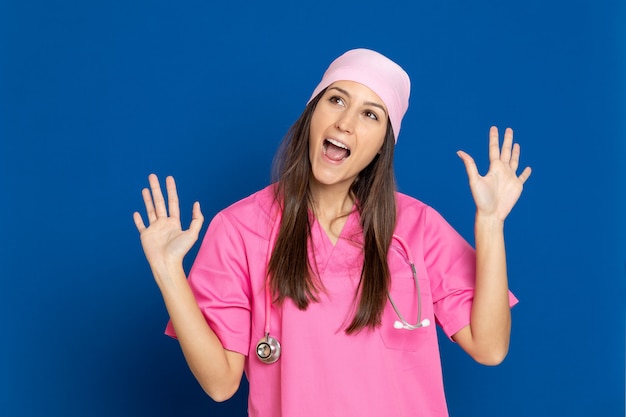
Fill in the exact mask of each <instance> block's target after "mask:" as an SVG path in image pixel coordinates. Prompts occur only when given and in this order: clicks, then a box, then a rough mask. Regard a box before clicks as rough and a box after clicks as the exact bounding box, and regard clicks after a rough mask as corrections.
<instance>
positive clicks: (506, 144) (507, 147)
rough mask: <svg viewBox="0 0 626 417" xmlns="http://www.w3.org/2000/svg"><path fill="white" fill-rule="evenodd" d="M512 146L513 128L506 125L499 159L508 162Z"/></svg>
mask: <svg viewBox="0 0 626 417" xmlns="http://www.w3.org/2000/svg"><path fill="white" fill-rule="evenodd" d="M512 147H513V129H511V128H510V127H507V128H506V130H505V131H504V140H503V141H502V150H501V151H500V160H501V161H502V162H509V161H510V160H511V151H512Z"/></svg>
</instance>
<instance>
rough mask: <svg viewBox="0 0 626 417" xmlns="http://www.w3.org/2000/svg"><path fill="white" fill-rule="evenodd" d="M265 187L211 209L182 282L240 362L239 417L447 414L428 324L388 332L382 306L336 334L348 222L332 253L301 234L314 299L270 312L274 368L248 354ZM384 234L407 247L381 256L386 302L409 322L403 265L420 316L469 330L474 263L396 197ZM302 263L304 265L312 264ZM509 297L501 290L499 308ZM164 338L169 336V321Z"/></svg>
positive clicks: (342, 319) (462, 245)
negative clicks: (243, 398) (365, 326)
mask: <svg viewBox="0 0 626 417" xmlns="http://www.w3.org/2000/svg"><path fill="white" fill-rule="evenodd" d="M272 198H273V195H272V190H271V188H270V187H268V188H266V189H264V190H261V191H260V192H258V193H256V194H253V195H252V196H250V197H248V198H245V199H243V200H241V201H239V202H237V203H236V204H234V205H232V206H231V207H229V208H227V209H225V210H224V211H222V212H220V213H219V214H218V215H217V216H216V217H215V218H214V219H213V221H212V222H211V224H210V225H209V229H208V231H207V233H206V236H205V238H204V241H203V243H202V246H201V248H200V251H199V253H198V256H197V259H196V261H195V263H194V265H193V267H192V270H191V272H190V275H189V282H190V285H191V287H192V289H193V292H194V294H195V296H196V299H197V301H198V304H199V306H200V308H201V310H202V312H203V313H204V315H205V317H206V319H207V322H208V323H209V325H210V326H211V328H212V329H213V330H214V331H215V332H216V334H217V335H218V337H219V338H220V340H221V341H222V343H223V345H224V347H225V348H226V349H229V350H233V351H236V352H240V353H242V354H244V355H246V356H247V358H246V365H245V372H246V376H247V378H248V380H249V383H250V384H249V385H250V395H249V409H248V412H249V415H250V416H252V417H280V416H285V417H291V416H293V417H309V416H310V417H319V416H360V417H368V416H372V417H374V416H376V417H379V416H394V417H403V416H406V417H409V416H411V417H414V416H421V417H445V416H447V415H448V412H447V406H446V400H445V396H444V390H443V381H442V375H441V364H440V358H439V349H438V342H437V332H436V328H435V326H434V325H431V326H429V327H426V328H420V329H416V330H413V331H410V330H403V329H395V328H394V327H393V323H394V321H395V320H396V319H397V316H396V314H395V312H394V311H393V309H392V307H391V305H389V303H388V305H387V306H386V308H385V311H384V314H383V317H382V324H381V326H380V327H379V328H377V329H376V330H365V331H362V332H360V333H358V334H356V335H346V334H345V332H344V329H345V328H346V326H347V324H349V322H350V320H351V318H352V316H353V312H354V310H353V299H354V292H355V288H356V285H357V282H358V279H359V274H360V270H361V262H362V253H361V249H360V248H359V244H360V243H361V241H362V238H361V236H360V232H361V229H360V225H359V216H358V214H357V213H353V214H351V215H350V216H349V218H348V219H347V222H346V225H345V226H344V229H343V231H342V235H341V237H340V239H339V241H338V242H337V244H336V245H335V246H333V245H332V243H331V242H330V240H329V239H328V237H327V236H326V235H325V233H324V232H323V230H322V228H321V227H320V225H319V224H318V223H315V224H314V225H313V227H312V235H313V242H314V243H313V248H312V249H313V251H314V255H312V256H311V260H312V261H316V262H317V267H318V268H319V273H320V274H321V279H322V282H323V284H324V288H325V289H326V291H325V292H323V293H322V294H320V298H321V299H320V302H319V303H313V304H311V305H310V306H309V308H308V309H307V310H306V311H300V310H298V309H297V308H296V307H295V306H294V305H293V304H292V303H291V302H289V301H288V302H286V303H285V305H284V306H283V308H277V307H276V306H273V307H272V309H271V334H272V335H273V336H274V337H276V338H278V339H279V340H280V342H281V345H282V356H281V358H280V359H279V360H278V362H276V363H274V364H271V365H267V364H264V363H261V362H260V361H259V360H258V359H257V357H256V355H255V346H256V343H257V342H258V340H259V339H260V338H261V337H263V334H264V326H265V297H264V290H263V283H264V279H265V265H266V262H267V258H268V250H269V247H270V242H269V236H270V233H271V228H272V222H273V218H274V216H273V215H272V210H275V207H274V206H273V202H272ZM397 201H398V209H399V217H398V226H397V229H396V233H397V234H398V235H399V236H401V237H402V238H403V239H404V240H405V241H406V242H407V244H408V245H409V247H410V250H409V252H411V253H410V255H407V254H406V253H405V252H404V251H403V250H402V247H401V246H400V244H399V243H398V241H396V240H394V242H393V243H392V248H391V250H390V254H389V264H390V269H391V274H392V284H391V295H392V297H393V299H394V301H395V302H396V304H397V305H398V308H399V309H400V311H401V312H402V314H403V315H404V317H405V318H406V319H407V321H409V322H410V323H414V322H415V320H416V316H417V300H416V298H417V297H416V292H415V285H414V281H413V278H412V274H411V270H410V268H409V266H408V265H407V263H406V257H407V256H410V257H412V259H413V261H414V262H415V265H416V267H417V274H418V279H419V282H420V286H421V292H422V302H423V304H422V316H423V318H428V319H429V320H430V321H431V323H433V324H434V323H435V321H436V322H437V323H438V324H439V325H440V326H441V327H442V328H443V330H444V332H445V333H446V334H447V335H448V336H452V335H453V334H454V333H456V332H457V331H459V330H460V329H461V328H463V327H464V326H466V325H467V324H469V316H470V308H471V303H472V297H473V284H474V265H475V255H474V251H473V249H472V248H471V247H470V245H469V244H468V243H467V242H465V240H463V239H462V238H461V237H460V236H459V235H458V234H457V233H456V232H455V231H454V230H453V229H452V227H451V226H450V225H448V223H447V222H446V221H445V220H444V219H443V218H442V217H441V216H440V215H439V214H438V213H437V212H435V211H434V210H433V209H432V208H430V207H428V206H426V205H424V204H423V203H421V202H419V201H417V200H415V199H413V198H410V197H408V196H405V195H403V194H397ZM313 256H314V257H313ZM516 302H517V300H516V299H515V297H514V296H513V295H512V294H511V295H510V303H511V305H513V304H515V303H516ZM166 333H167V334H168V335H170V336H174V337H175V333H174V331H173V328H172V327H171V324H170V325H168V328H167V330H166Z"/></svg>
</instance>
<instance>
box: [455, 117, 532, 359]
mask: <svg viewBox="0 0 626 417" xmlns="http://www.w3.org/2000/svg"><path fill="white" fill-rule="evenodd" d="M458 155H459V157H460V158H461V159H462V160H463V162H464V164H465V168H466V171H467V175H468V177H469V182H470V188H471V190H472V195H473V197H474V201H475V203H476V219H475V224H474V233H475V244H476V288H475V294H474V301H473V303H472V311H471V316H470V324H469V325H468V326H466V327H465V328H463V329H461V330H460V331H459V332H457V333H456V334H455V335H454V336H453V339H454V340H455V341H456V342H457V343H458V344H459V345H460V346H461V347H462V348H463V349H464V350H465V351H466V352H467V353H468V354H469V355H470V356H472V358H474V359H475V360H476V361H477V362H479V363H482V364H485V365H497V364H499V363H500V362H502V361H503V360H504V358H505V356H506V354H507V352H508V348H509V340H510V334H511V313H510V308H509V298H508V283H507V272H506V251H505V246H504V220H505V219H506V217H507V215H508V214H509V213H510V211H511V209H512V208H513V206H514V205H515V203H516V202H517V200H518V199H519V197H520V195H521V193H522V188H523V184H524V182H526V180H527V179H528V177H529V176H530V174H531V170H530V168H526V169H524V171H522V173H521V174H520V175H519V176H517V174H516V171H517V168H518V165H519V156H520V147H519V145H518V144H515V145H513V131H512V130H511V129H506V131H505V134H504V141H503V143H502V149H500V146H499V140H498V129H497V128H495V127H492V128H491V130H490V131H489V160H490V166H489V171H488V172H487V174H486V175H485V176H484V177H483V176H480V175H479V173H478V170H477V168H476V164H475V163H474V160H473V159H472V157H470V156H469V155H468V154H466V153H465V152H463V151H459V152H458Z"/></svg>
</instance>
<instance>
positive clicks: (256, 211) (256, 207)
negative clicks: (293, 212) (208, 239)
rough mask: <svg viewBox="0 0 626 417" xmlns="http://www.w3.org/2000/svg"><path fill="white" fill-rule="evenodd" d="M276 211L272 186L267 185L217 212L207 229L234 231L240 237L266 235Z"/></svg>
mask: <svg viewBox="0 0 626 417" xmlns="http://www.w3.org/2000/svg"><path fill="white" fill-rule="evenodd" d="M277 213H278V204H277V203H276V201H275V198H274V186H273V185H269V186H267V187H265V188H263V189H261V190H259V191H257V192H255V193H253V194H251V195H249V196H247V197H244V198H242V199H241V200H239V201H237V202H235V203H233V204H231V205H230V206H228V207H226V208H224V209H223V210H221V211H220V212H218V213H217V214H216V215H215V217H214V218H213V219H212V221H211V225H210V226H209V231H211V232H215V231H217V230H221V233H227V234H232V233H236V234H238V235H241V236H242V237H250V235H252V236H259V237H266V235H267V234H268V233H269V230H270V228H271V225H272V224H273V223H274V220H275V219H276V218H277Z"/></svg>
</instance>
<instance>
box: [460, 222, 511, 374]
mask: <svg viewBox="0 0 626 417" xmlns="http://www.w3.org/2000/svg"><path fill="white" fill-rule="evenodd" d="M474 233H475V245H476V285H475V293H474V301H473V303H472V311H471V316H470V326H468V327H467V328H465V329H463V331H462V332H459V334H458V336H459V337H458V338H457V337H455V340H457V342H459V343H460V344H461V345H462V347H463V348H464V349H465V350H466V351H467V352H468V353H469V354H470V355H471V356H472V357H473V358H474V359H475V360H476V361H478V362H480V363H483V364H486V365H496V364H498V363H500V362H502V360H503V359H504V357H505V356H506V354H507V352H508V348H509V340H510V334H511V312H510V307H509V288H508V282H507V281H508V280H507V272H506V252H505V246H504V223H503V222H502V221H501V220H498V219H494V218H493V217H488V216H480V215H479V214H477V215H476V223H475V231H474ZM455 336H456V335H455Z"/></svg>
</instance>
